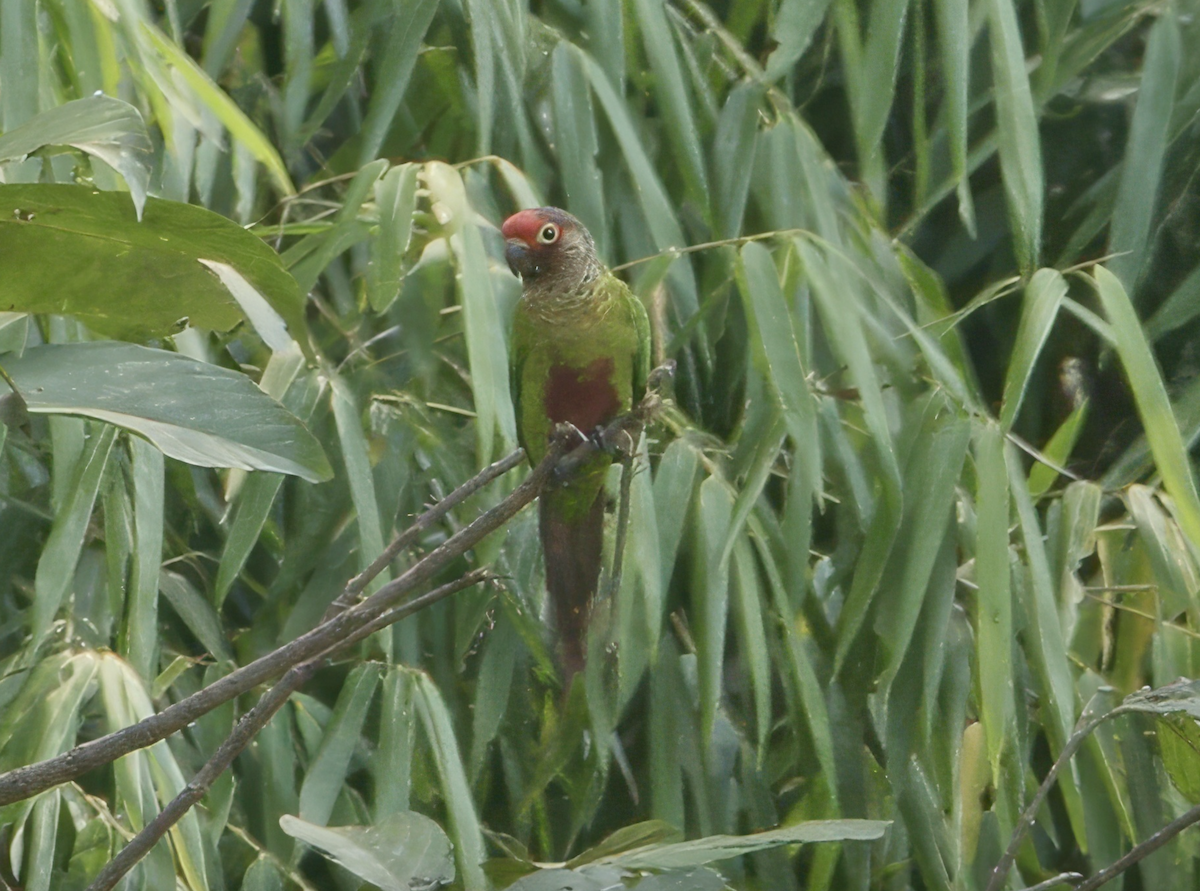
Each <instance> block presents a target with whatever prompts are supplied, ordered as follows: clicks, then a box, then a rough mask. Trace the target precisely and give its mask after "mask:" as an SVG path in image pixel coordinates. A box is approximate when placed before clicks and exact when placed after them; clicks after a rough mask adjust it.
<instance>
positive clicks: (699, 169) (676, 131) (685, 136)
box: [633, 0, 709, 213]
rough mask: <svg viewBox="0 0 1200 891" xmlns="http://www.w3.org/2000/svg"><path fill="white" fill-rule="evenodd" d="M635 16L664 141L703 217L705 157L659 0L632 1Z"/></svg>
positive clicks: (664, 12) (677, 58)
mask: <svg viewBox="0 0 1200 891" xmlns="http://www.w3.org/2000/svg"><path fill="white" fill-rule="evenodd" d="M633 10H634V14H635V15H636V16H637V20H638V27H639V28H640V29H641V36H642V40H643V41H644V43H645V47H646V59H647V61H648V62H649V63H650V70H651V71H653V72H654V78H653V80H652V81H651V84H652V89H653V91H654V93H655V97H656V100H657V102H658V108H659V112H660V113H661V114H662V115H663V118H664V119H665V123H666V137H667V140H668V141H669V142H670V143H672V144H673V145H674V152H675V160H676V162H677V164H678V165H679V169H680V171H681V172H682V174H683V179H684V182H685V183H686V184H687V189H688V194H689V196H690V197H691V200H692V201H693V202H695V203H696V204H697V205H698V206H699V207H700V209H701V212H702V213H703V212H704V211H705V210H706V209H707V205H708V201H709V199H708V176H707V174H706V173H705V169H704V153H703V152H702V151H701V149H700V139H699V136H698V131H697V129H696V122H695V119H694V118H693V117H692V103H691V97H690V96H689V95H688V92H687V87H686V86H685V84H684V80H683V69H682V67H681V66H680V64H679V54H678V52H677V51H676V49H675V40H674V38H673V37H672V36H671V29H670V28H669V27H668V25H667V15H666V7H665V4H663V3H662V2H661V0H634V3H633Z"/></svg>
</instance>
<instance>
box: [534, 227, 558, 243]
mask: <svg viewBox="0 0 1200 891" xmlns="http://www.w3.org/2000/svg"><path fill="white" fill-rule="evenodd" d="M558 235H559V232H558V227H557V226H556V225H554V224H553V223H547V224H546V225H545V226H543V227H542V228H541V229H539V230H538V234H537V240H538V243H539V244H554V242H556V241H558Z"/></svg>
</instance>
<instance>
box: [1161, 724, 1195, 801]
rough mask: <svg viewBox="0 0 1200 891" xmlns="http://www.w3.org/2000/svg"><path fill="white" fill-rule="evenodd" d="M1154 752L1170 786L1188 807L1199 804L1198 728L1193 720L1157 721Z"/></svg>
mask: <svg viewBox="0 0 1200 891" xmlns="http://www.w3.org/2000/svg"><path fill="white" fill-rule="evenodd" d="M1158 748H1159V752H1161V753H1162V760H1163V767H1165V768H1166V769H1167V774H1168V775H1169V776H1170V777H1171V784H1172V785H1173V786H1174V787H1175V788H1176V789H1178V790H1179V792H1180V793H1181V794H1182V795H1183V797H1184V798H1186V799H1187V800H1188V801H1190V802H1191V803H1192V804H1200V725H1198V724H1197V723H1196V719H1195V718H1191V717H1185V716H1182V715H1170V716H1168V717H1165V718H1163V719H1162V720H1161V721H1159V722H1158Z"/></svg>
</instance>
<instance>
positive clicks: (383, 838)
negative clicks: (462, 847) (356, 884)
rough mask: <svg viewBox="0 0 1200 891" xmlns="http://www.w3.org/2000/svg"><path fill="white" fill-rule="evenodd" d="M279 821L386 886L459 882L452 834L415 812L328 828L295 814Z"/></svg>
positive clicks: (407, 890)
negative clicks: (449, 835) (456, 873)
mask: <svg viewBox="0 0 1200 891" xmlns="http://www.w3.org/2000/svg"><path fill="white" fill-rule="evenodd" d="M279 825H280V826H281V827H283V831H284V832H286V833H287V834H288V835H290V836H292V837H293V838H298V839H299V840H300V841H302V842H304V843H305V844H308V845H312V846H313V847H314V848H316V849H317V850H319V851H321V852H322V853H323V854H325V855H326V856H327V857H329V858H330V859H331V860H333V861H335V862H336V863H339V864H340V865H342V866H344V867H345V868H346V869H348V870H349V871H350V872H352V873H354V875H356V876H358V877H359V878H360V879H362V880H363V881H366V882H370V883H371V884H373V885H378V886H379V887H380V888H382V889H383V891H414V889H416V888H427V887H437V886H439V885H443V884H449V883H450V882H452V881H454V859H453V858H452V857H451V854H450V852H451V845H450V840H449V839H448V838H446V833H444V832H442V830H441V828H440V827H439V826H438V825H437V823H435V822H433V821H432V820H430V819H429V818H428V817H423V816H421V815H420V814H417V813H414V812H412V811H402V812H401V813H398V814H392V815H391V816H389V817H386V818H385V819H383V820H381V821H380V822H379V823H377V824H376V825H374V826H338V827H336V828H326V827H324V826H316V825H314V824H312V823H309V822H306V821H305V820H302V819H300V818H298V817H293V816H291V815H290V814H284V815H283V816H282V817H280V819H279Z"/></svg>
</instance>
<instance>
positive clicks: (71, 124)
mask: <svg viewBox="0 0 1200 891" xmlns="http://www.w3.org/2000/svg"><path fill="white" fill-rule="evenodd" d="M48 145H70V146H73V147H75V148H77V149H79V150H80V151H82V152H86V153H87V154H89V155H92V156H93V157H96V158H99V159H100V160H101V161H104V162H105V163H106V164H108V165H109V166H111V167H112V168H113V169H114V170H116V171H117V172H118V173H120V174H121V176H123V177H124V178H125V182H126V184H127V185H128V186H129V194H130V196H131V197H132V198H133V206H134V208H135V210H136V211H137V215H138V219H141V216H142V208H143V207H144V206H145V204H146V187H147V185H148V184H149V181H150V167H151V157H150V153H151V150H152V146H151V144H150V136H149V134H148V133H147V132H146V124H145V122H144V121H143V120H142V116H141V114H139V113H138V110H137V109H136V108H134V107H133V106H132V105H130V104H129V103H127V102H122V101H121V100H119V99H113V98H111V97H109V96H103V95H101V96H89V97H88V98H87V99H76V100H75V101H74V102H67V103H66V104H64V105H59V106H58V107H56V108H51V109H49V110H47V111H44V112H42V113H41V114H39V115H38V116H37V117H35V118H32V119H30V120H28V121H26V122H25V123H24V124H22V125H21V126H20V127H17V128H16V129H13V130H10V131H9V132H7V133H5V134H4V135H3V136H0V161H14V160H15V161H22V160H24V159H25V158H26V157H28V156H29V155H31V154H33V153H34V152H36V151H37V150H38V149H40V148H44V147H45V146H48Z"/></svg>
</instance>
